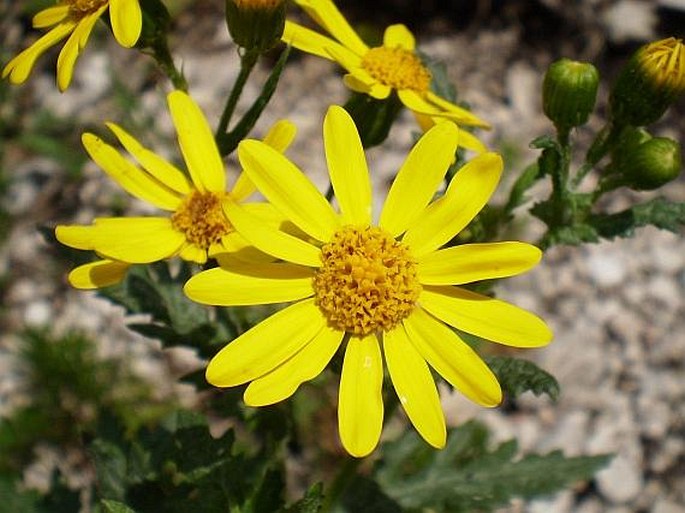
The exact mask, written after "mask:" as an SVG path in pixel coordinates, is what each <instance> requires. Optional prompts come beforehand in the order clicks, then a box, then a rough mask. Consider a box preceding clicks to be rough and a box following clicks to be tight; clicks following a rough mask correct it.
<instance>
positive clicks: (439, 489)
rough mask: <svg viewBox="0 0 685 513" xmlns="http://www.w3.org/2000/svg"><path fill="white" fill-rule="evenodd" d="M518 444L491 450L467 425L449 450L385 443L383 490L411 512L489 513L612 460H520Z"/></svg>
mask: <svg viewBox="0 0 685 513" xmlns="http://www.w3.org/2000/svg"><path fill="white" fill-rule="evenodd" d="M517 451H518V447H517V444H516V442H515V441H513V440H512V441H509V442H504V443H502V444H500V445H498V446H496V447H495V448H494V449H490V448H489V443H488V432H487V430H486V429H485V427H483V426H482V425H481V424H478V423H476V422H469V423H467V424H464V425H463V426H461V427H459V428H456V429H451V430H450V433H449V437H448V442H447V446H446V447H445V448H444V449H443V450H442V451H435V450H433V449H431V448H430V447H428V445H427V444H426V443H425V442H423V440H420V439H419V437H418V435H416V434H415V433H414V432H411V431H408V432H407V434H406V435H404V436H403V437H402V438H400V439H399V440H397V441H396V442H392V443H388V444H385V445H384V453H385V455H386V457H385V460H384V461H383V462H382V463H381V466H380V467H379V468H378V469H377V470H376V477H377V479H378V483H379V484H380V486H381V488H382V489H383V491H384V492H385V493H386V494H387V495H388V496H389V497H391V498H392V499H393V500H395V501H396V502H398V503H399V504H400V505H401V506H402V507H404V508H407V509H410V510H411V509H416V510H421V511H425V510H427V509H429V508H430V509H432V510H433V511H435V512H436V513H437V512H444V513H448V512H449V513H473V512H474V511H489V510H492V509H494V508H496V507H498V506H502V505H505V504H507V503H508V502H509V501H510V500H511V499H512V498H513V497H521V498H524V499H530V498H533V497H540V496H545V495H549V494H551V493H554V492H556V491H558V490H561V489H563V488H565V487H568V486H570V485H572V484H574V483H576V482H578V481H582V480H587V479H590V478H591V477H592V476H593V475H594V473H595V472H596V471H597V470H599V469H600V468H601V467H603V466H604V465H606V464H607V462H608V461H609V457H608V456H605V455H601V456H582V457H574V458H566V457H565V456H563V454H561V452H558V451H557V452H552V453H549V454H546V455H527V456H524V457H523V458H520V459H517V457H516V454H517Z"/></svg>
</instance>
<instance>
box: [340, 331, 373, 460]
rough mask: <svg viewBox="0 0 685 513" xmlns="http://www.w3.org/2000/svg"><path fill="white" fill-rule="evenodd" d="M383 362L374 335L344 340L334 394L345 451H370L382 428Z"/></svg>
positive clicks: (356, 454)
mask: <svg viewBox="0 0 685 513" xmlns="http://www.w3.org/2000/svg"><path fill="white" fill-rule="evenodd" d="M382 386H383V362H382V361H381V350H380V347H379V345H378V340H377V339H376V335H374V334H371V335H367V336H365V337H363V338H359V337H356V336H353V337H351V338H350V340H349V342H348V343H347V349H346V350H345V358H344V360H343V368H342V375H341V376H340V393H339V395H338V430H339V431H340V441H341V442H342V444H343V447H344V448H345V450H346V451H347V452H349V453H350V454H351V455H352V456H355V457H357V458H361V457H363V456H366V455H368V454H369V453H370V452H371V451H373V450H374V449H375V447H376V445H377V444H378V439H379V438H380V436H381V429H382V428H383V397H382V394H381V389H382Z"/></svg>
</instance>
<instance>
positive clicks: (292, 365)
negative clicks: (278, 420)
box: [243, 326, 344, 406]
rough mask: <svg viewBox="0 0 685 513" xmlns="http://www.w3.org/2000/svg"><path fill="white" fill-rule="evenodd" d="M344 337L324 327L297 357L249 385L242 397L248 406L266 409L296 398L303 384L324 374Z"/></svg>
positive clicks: (339, 332) (336, 331)
mask: <svg viewBox="0 0 685 513" xmlns="http://www.w3.org/2000/svg"><path fill="white" fill-rule="evenodd" d="M343 336H344V333H343V332H342V331H338V330H335V329H332V328H330V327H328V326H324V327H323V328H322V330H321V331H320V332H319V333H318V334H317V335H316V336H315V337H314V339H313V340H312V341H311V342H309V343H308V344H307V345H306V346H304V347H303V348H302V349H301V350H300V352H298V353H296V354H295V356H293V357H292V358H290V359H289V360H288V361H286V362H285V363H284V364H283V365H281V366H279V367H276V368H275V369H274V370H272V371H271V372H269V373H268V374H265V375H264V376H262V377H261V378H257V379H255V380H254V381H253V382H252V383H250V384H249V385H248V387H247V389H246V390H245V394H244V396H243V399H244V400H245V404H247V405H249V406H266V405H268V404H274V403H277V402H279V401H282V400H283V399H287V398H288V397H290V396H291V395H293V394H294V393H295V391H296V390H297V389H298V387H299V386H300V385H301V384H302V383H304V382H305V381H309V380H310V379H314V378H315V377H316V376H318V375H319V374H321V372H322V371H323V370H324V369H325V368H326V365H328V362H329V361H330V360H331V358H333V355H334V354H335V353H336V351H337V350H338V347H340V342H342V339H343Z"/></svg>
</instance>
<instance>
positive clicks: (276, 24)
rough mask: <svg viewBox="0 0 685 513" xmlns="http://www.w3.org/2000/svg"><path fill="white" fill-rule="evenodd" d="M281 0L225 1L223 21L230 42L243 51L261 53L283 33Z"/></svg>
mask: <svg viewBox="0 0 685 513" xmlns="http://www.w3.org/2000/svg"><path fill="white" fill-rule="evenodd" d="M286 6H287V2H286V1H285V0H226V24H227V26H228V31H229V32H230V33H231V37H232V38H233V41H234V42H235V43H236V44H237V45H238V46H240V47H242V48H244V49H246V50H247V51H258V52H265V51H267V50H269V49H270V48H273V47H274V46H275V45H276V44H277V43H278V41H279V40H280V38H281V36H282V35H283V27H284V25H285V10H286Z"/></svg>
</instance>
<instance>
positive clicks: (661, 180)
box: [621, 137, 682, 191]
mask: <svg viewBox="0 0 685 513" xmlns="http://www.w3.org/2000/svg"><path fill="white" fill-rule="evenodd" d="M627 157H629V158H626V159H625V162H624V165H623V167H622V169H621V172H622V173H623V176H624V177H625V180H626V185H627V186H628V187H630V188H631V189H636V190H639V191H650V190H652V189H656V188H658V187H661V186H662V185H664V184H666V183H668V182H670V181H671V180H675V179H676V178H677V177H678V175H679V174H680V168H681V165H682V155H681V151H680V144H678V142H677V141H674V140H673V139H668V138H667V137H654V138H653V139H649V140H648V141H645V142H643V143H642V144H640V145H639V146H637V148H635V149H634V150H633V151H632V152H630V155H627Z"/></svg>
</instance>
